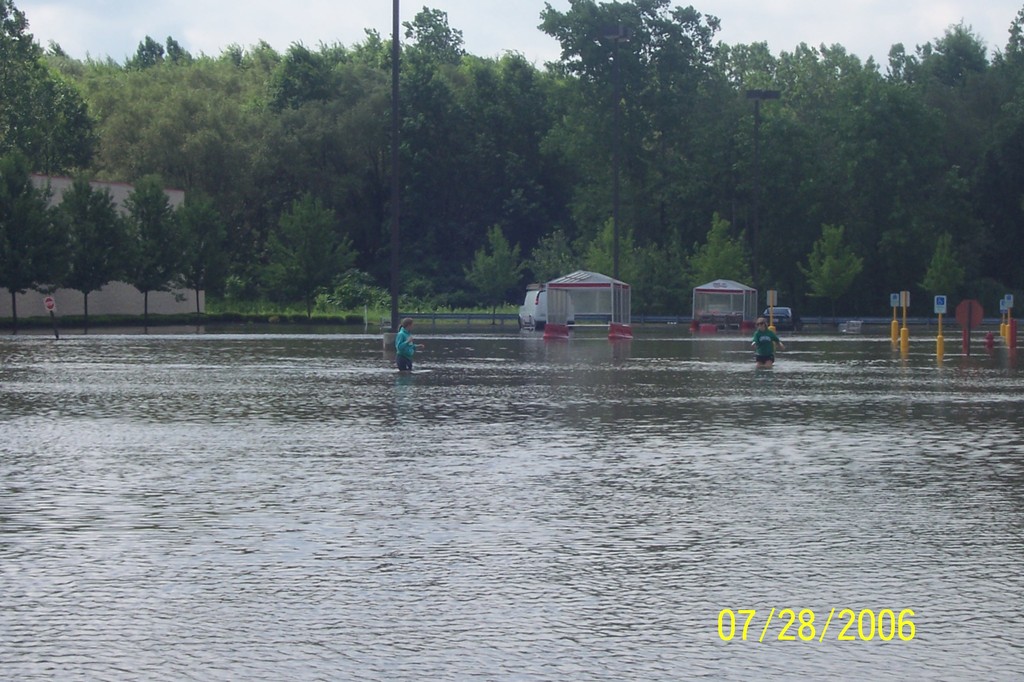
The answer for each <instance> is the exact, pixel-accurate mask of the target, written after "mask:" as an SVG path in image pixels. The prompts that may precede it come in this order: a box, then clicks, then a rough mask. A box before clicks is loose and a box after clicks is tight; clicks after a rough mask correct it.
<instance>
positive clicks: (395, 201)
mask: <svg viewBox="0 0 1024 682" xmlns="http://www.w3.org/2000/svg"><path fill="white" fill-rule="evenodd" d="M398 6H399V0H394V6H393V8H392V19H391V333H392V334H395V333H397V332H398V267H399V262H398V247H399V240H398V217H399V208H400V206H399V194H400V192H399V188H400V185H399V182H398V131H399V125H398V60H399V57H400V55H401V49H400V46H399V43H398V28H399V24H398V14H399V12H398Z"/></svg>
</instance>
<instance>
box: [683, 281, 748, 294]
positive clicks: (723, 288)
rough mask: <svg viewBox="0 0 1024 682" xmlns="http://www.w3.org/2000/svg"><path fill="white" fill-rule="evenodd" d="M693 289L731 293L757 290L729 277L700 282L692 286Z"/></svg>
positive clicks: (703, 291)
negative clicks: (704, 282) (697, 285)
mask: <svg viewBox="0 0 1024 682" xmlns="http://www.w3.org/2000/svg"><path fill="white" fill-rule="evenodd" d="M693 290H694V291H700V292H702V293H705V292H720V293H723V294H731V293H743V292H746V291H757V289H755V288H753V287H748V286H747V285H746V284H740V283H739V282H735V281H733V280H731V279H716V280H715V281H713V282H708V283H707V284H701V285H700V286H699V287H694V288H693Z"/></svg>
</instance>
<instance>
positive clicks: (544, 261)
mask: <svg viewBox="0 0 1024 682" xmlns="http://www.w3.org/2000/svg"><path fill="white" fill-rule="evenodd" d="M528 267H529V269H530V272H532V273H533V279H534V281H536V282H547V281H550V280H552V279H555V278H556V277H561V276H562V275H567V274H569V273H570V272H573V271H574V270H578V269H579V259H578V258H577V257H576V254H575V253H574V252H573V248H572V244H570V243H569V238H568V237H566V236H565V231H564V230H561V229H558V230H555V231H554V232H552V233H551V234H548V235H545V236H544V237H541V239H540V241H538V242H537V246H535V247H534V249H533V251H531V252H530V260H529V263H528Z"/></svg>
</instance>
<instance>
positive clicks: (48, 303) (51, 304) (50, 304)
mask: <svg viewBox="0 0 1024 682" xmlns="http://www.w3.org/2000/svg"><path fill="white" fill-rule="evenodd" d="M43 305H45V306H46V309H47V310H53V309H54V308H56V307H57V302H56V301H55V300H53V296H47V297H46V298H44V299H43Z"/></svg>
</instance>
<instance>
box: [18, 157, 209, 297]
mask: <svg viewBox="0 0 1024 682" xmlns="http://www.w3.org/2000/svg"><path fill="white" fill-rule="evenodd" d="M32 182H33V183H34V184H35V185H36V186H37V187H45V186H47V185H49V187H50V191H51V198H50V203H51V204H52V205H56V204H59V203H60V202H61V199H62V198H63V196H64V192H66V191H67V190H68V189H70V187H71V185H72V182H73V181H72V179H71V178H61V177H48V176H45V175H33V176H32ZM90 184H91V185H92V187H93V188H94V189H100V190H102V189H106V190H108V191H109V192H110V196H111V198H112V199H113V200H114V204H115V205H116V206H117V207H118V208H119V209H120V210H122V211H123V210H124V201H125V199H127V198H128V196H129V195H130V194H131V193H132V191H133V190H134V187H133V186H132V185H129V184H126V183H123V182H92V183H90ZM164 192H165V193H166V194H167V199H168V202H169V203H170V205H171V207H172V208H177V207H178V206H181V205H182V204H183V203H184V202H185V192H184V191H182V190H180V189H165V190H164ZM52 296H53V297H54V300H55V301H56V303H57V314H58V315H82V314H84V313H85V302H84V296H83V295H82V293H81V292H80V291H74V290H73V289H58V290H57V291H56V292H54V293H53V294H52ZM45 298H46V294H41V293H39V292H38V291H29V292H27V293H24V294H18V295H17V297H16V301H17V306H18V317H36V316H39V315H46V314H47V311H46V308H45V306H44V305H43V301H44V299H45ZM144 305H145V301H144V298H143V295H142V292H140V291H139V290H138V289H136V288H135V287H133V286H132V285H130V284H126V283H124V282H111V283H110V284H108V285H107V286H105V287H103V288H102V289H100V290H99V291H93V292H91V293H90V294H89V315H142V314H143V312H145V311H144ZM199 311H200V312H205V311H206V292H204V291H200V292H199ZM149 312H150V313H151V314H153V315H173V314H181V313H194V312H196V292H195V291H192V290H182V289H176V290H173V291H151V292H149ZM11 316H12V311H11V292H10V291H8V290H7V289H0V317H11Z"/></svg>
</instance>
